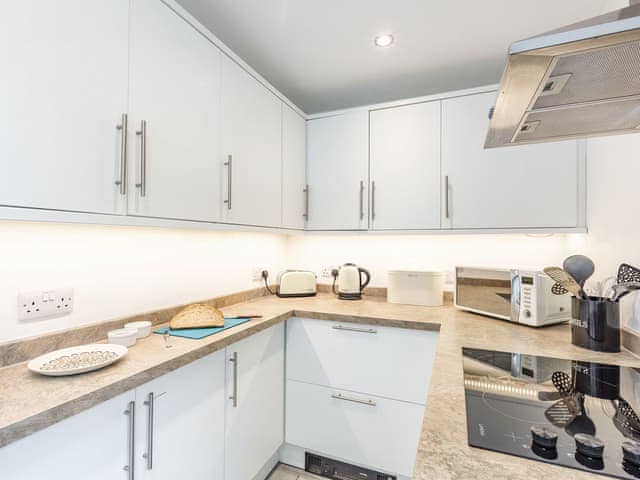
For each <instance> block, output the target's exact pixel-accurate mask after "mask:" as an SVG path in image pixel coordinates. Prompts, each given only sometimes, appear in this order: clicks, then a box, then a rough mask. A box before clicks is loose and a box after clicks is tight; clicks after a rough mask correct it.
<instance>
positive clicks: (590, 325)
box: [571, 297, 620, 352]
mask: <svg viewBox="0 0 640 480" xmlns="http://www.w3.org/2000/svg"><path fill="white" fill-rule="evenodd" d="M571 343H573V344H574V345H577V346H578V347H582V348H588V349H589V350H596V351H598V352H619V351H620V305H619V304H618V302H612V301H611V300H609V299H606V298H600V297H589V298H587V299H583V298H577V297H573V298H572V299H571Z"/></svg>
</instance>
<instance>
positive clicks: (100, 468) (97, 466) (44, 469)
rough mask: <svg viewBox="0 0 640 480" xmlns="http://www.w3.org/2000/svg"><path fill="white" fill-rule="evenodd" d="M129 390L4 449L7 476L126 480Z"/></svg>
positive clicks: (9, 479)
mask: <svg viewBox="0 0 640 480" xmlns="http://www.w3.org/2000/svg"><path fill="white" fill-rule="evenodd" d="M134 399H135V396H134V392H133V391H131V392H128V393H124V394H122V395H119V396H117V397H115V398H112V399H110V400H107V401H106V402H104V403H101V404H99V405H96V406H95V407H92V408H90V409H89V410H86V411H84V412H82V413H79V414H77V415H74V416H72V417H70V418H68V419H66V420H62V421H61V422H59V423H56V424H55V425H52V426H50V427H48V428H46V429H44V430H41V431H39V432H36V433H34V434H32V435H29V436H28V437H25V438H23V439H21V440H18V441H16V442H14V443H11V444H9V445H7V446H6V447H3V448H0V465H2V478H3V479H4V480H41V479H44V478H46V479H48V480H87V479H91V480H127V479H128V478H129V474H128V472H127V471H125V470H124V467H125V466H128V465H129V439H130V432H131V429H130V425H129V419H130V416H129V415H128V414H126V413H125V412H128V411H129V408H130V402H133V401H134Z"/></svg>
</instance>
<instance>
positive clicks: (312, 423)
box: [286, 380, 424, 477]
mask: <svg viewBox="0 0 640 480" xmlns="http://www.w3.org/2000/svg"><path fill="white" fill-rule="evenodd" d="M336 397H338V398H336ZM423 414H424V407H423V406H422V405H415V404H412V403H407V402H400V401H397V400H390V399H386V398H380V397H376V396H373V395H363V394H359V393H353V392H348V391H345V390H337V389H333V388H329V387H322V386H318V385H311V384H307V383H300V382H296V381H292V380H289V381H288V382H287V421H286V441H287V443H290V444H292V445H297V446H299V447H302V448H305V449H309V450H312V451H314V452H317V453H320V454H323V455H326V456H328V457H331V458H336V459H340V460H344V461H346V462H349V463H354V464H359V465H361V466H366V467H370V468H373V469H375V470H383V471H386V472H390V473H392V474H399V475H406V476H408V477H411V476H412V474H413V467H414V464H415V459H416V452H417V449H418V442H419V440H420V432H421V430H422V418H423Z"/></svg>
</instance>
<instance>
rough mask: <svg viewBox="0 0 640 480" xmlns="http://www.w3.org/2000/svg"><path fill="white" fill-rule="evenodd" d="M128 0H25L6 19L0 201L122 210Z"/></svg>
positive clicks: (1, 44) (0, 86)
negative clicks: (121, 185)
mask: <svg viewBox="0 0 640 480" xmlns="http://www.w3.org/2000/svg"><path fill="white" fill-rule="evenodd" d="M128 5H129V2H128V0H113V1H109V2H104V1H102V0H65V1H63V2H51V1H49V0H22V1H20V2H11V3H10V6H9V4H7V3H5V6H6V7H7V8H5V10H4V12H3V14H2V16H1V17H0V59H1V61H2V65H3V71H2V75H0V91H2V92H3V93H2V108H1V109H0V144H1V145H2V160H1V164H2V175H0V205H9V206H19V207H33V208H46V209H56V210H70V211H79V212H96V213H109V214H121V213H125V205H126V202H125V198H124V196H123V195H120V193H119V188H118V186H117V185H116V181H117V180H118V179H119V178H120V173H121V170H120V164H121V162H120V150H121V149H120V143H121V138H122V137H121V136H122V131H121V130H118V129H117V126H118V125H119V124H120V122H121V117H122V114H123V113H125V112H126V111H127V73H128V72H127V68H128V66H127V48H128V31H127V29H128V21H129V8H128Z"/></svg>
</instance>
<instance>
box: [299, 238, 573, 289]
mask: <svg viewBox="0 0 640 480" xmlns="http://www.w3.org/2000/svg"><path fill="white" fill-rule="evenodd" d="M566 250H567V236H566V235H553V236H541V235H523V234H510V235H507V234H502V235H480V234H478V235H375V236H374V235H342V236H341V235H333V236H332V235H320V236H311V235H305V236H300V237H290V238H289V245H288V258H289V265H290V266H291V267H294V268H308V269H311V270H314V271H315V272H317V274H318V276H320V272H321V269H322V267H325V266H334V265H341V264H343V263H345V262H353V263H356V264H358V265H360V266H362V267H364V268H366V269H368V270H369V271H370V272H371V274H372V279H371V286H386V285H387V270H394V269H408V270H411V269H427V270H428V269H437V270H444V271H446V272H447V275H448V278H447V281H448V282H450V281H451V276H452V274H453V268H454V266H455V265H473V266H487V267H513V266H521V267H529V268H541V267H543V266H545V265H548V264H551V263H558V262H559V261H561V260H562V258H563V256H564V255H565V252H566ZM319 278H320V277H319ZM330 280H331V279H326V278H323V279H320V281H321V282H323V283H328V282H330ZM448 287H449V289H450V288H451V285H448Z"/></svg>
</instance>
